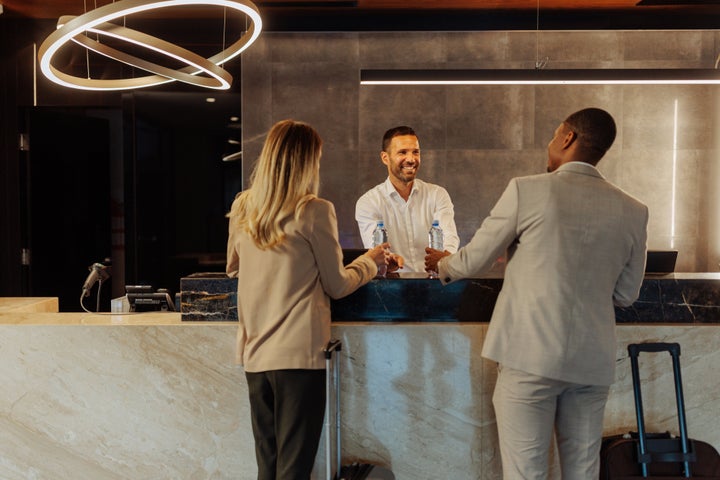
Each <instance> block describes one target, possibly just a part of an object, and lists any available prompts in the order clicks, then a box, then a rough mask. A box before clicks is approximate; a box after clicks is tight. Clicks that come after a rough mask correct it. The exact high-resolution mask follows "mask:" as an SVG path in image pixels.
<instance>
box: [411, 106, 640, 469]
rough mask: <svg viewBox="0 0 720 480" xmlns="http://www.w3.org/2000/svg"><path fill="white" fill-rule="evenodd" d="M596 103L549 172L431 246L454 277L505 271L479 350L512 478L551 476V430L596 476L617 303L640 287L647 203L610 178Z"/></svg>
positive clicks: (578, 118)
mask: <svg viewBox="0 0 720 480" xmlns="http://www.w3.org/2000/svg"><path fill="white" fill-rule="evenodd" d="M615 133H616V128H615V122H614V120H613V118H612V117H611V116H610V114H608V113H607V112H605V111H604V110H600V109H597V108H587V109H584V110H580V111H578V112H576V113H573V114H572V115H570V116H569V117H568V118H567V119H566V120H565V121H564V122H562V123H561V124H560V126H559V127H558V128H557V130H556V131H555V135H554V137H553V139H552V140H551V141H550V143H549V144H548V172H549V173H545V174H541V175H533V176H528V177H521V178H515V179H513V180H511V181H510V183H509V184H508V186H507V188H506V189H505V192H504V193H503V195H502V197H501V198H500V200H498V202H497V204H496V205H495V207H494V208H493V209H492V211H491V213H490V216H489V217H487V218H486V219H485V220H484V221H483V223H482V225H481V226H480V228H479V229H478V231H477V232H476V233H475V235H474V237H473V239H472V240H471V241H470V243H469V244H468V245H466V246H465V247H464V248H461V249H460V250H459V251H458V252H457V253H455V254H452V255H448V254H447V253H444V252H439V251H436V250H431V249H428V250H427V253H428V255H427V257H426V258H425V262H426V267H427V268H428V269H434V268H436V267H437V268H438V272H439V277H440V280H441V281H442V282H443V284H445V283H449V282H452V281H455V280H458V279H461V278H467V277H473V276H476V275H478V274H480V273H482V272H484V271H486V270H488V269H489V268H490V267H491V266H492V264H493V262H494V261H495V259H496V258H498V257H499V256H500V255H502V254H503V253H504V252H505V251H507V258H508V260H507V268H506V271H505V279H504V282H503V287H502V291H501V292H500V295H499V297H498V299H497V303H496V305H495V310H494V312H493V316H492V320H491V322H490V326H489V328H488V332H487V338H486V339H485V343H484V345H483V351H482V355H483V357H485V358H488V359H490V360H494V361H496V362H498V379H497V383H496V385H495V392H494V394H493V405H494V407H495V415H496V418H497V424H498V434H499V439H500V452H501V457H502V466H503V475H504V478H505V479H512V480H518V479H544V478H547V474H548V453H549V449H550V444H551V443H552V439H553V430H554V431H555V437H556V440H557V446H558V456H559V460H560V467H561V469H562V478H563V479H567V480H582V479H588V480H589V479H592V480H595V479H597V478H598V474H599V451H600V442H601V439H602V427H603V413H604V410H605V403H606V402H607V397H608V390H609V386H610V385H611V384H612V382H613V381H614V379H615V351H616V340H615V312H614V307H613V305H619V306H629V305H632V303H633V302H634V301H635V300H636V299H637V296H638V294H639V292H640V286H641V283H642V279H643V275H644V270H645V252H646V241H647V221H648V209H647V207H646V206H645V205H643V204H642V203H640V202H639V201H638V200H636V199H635V198H633V197H631V196H630V195H628V194H626V193H625V192H623V191H622V190H620V189H619V188H617V187H616V186H614V185H612V184H611V183H610V182H608V181H607V180H605V178H604V177H603V176H602V174H601V173H600V172H599V171H598V170H597V168H596V165H597V163H598V161H599V160H600V159H601V158H602V157H603V156H604V154H605V152H606V151H607V150H608V149H609V148H610V146H611V145H612V143H613V141H614V139H615Z"/></svg>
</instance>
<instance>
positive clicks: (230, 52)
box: [38, 0, 262, 90]
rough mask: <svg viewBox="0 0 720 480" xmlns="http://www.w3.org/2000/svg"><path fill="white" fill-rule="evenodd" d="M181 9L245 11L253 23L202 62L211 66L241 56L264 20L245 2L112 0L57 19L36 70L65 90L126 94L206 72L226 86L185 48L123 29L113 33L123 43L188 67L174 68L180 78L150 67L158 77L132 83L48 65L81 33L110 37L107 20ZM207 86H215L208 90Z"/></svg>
mask: <svg viewBox="0 0 720 480" xmlns="http://www.w3.org/2000/svg"><path fill="white" fill-rule="evenodd" d="M185 5H215V6H220V7H227V8H231V9H234V10H238V11H240V12H243V13H244V14H245V15H247V17H248V18H249V19H250V21H251V23H252V24H251V26H250V27H249V28H248V30H247V31H246V32H245V34H244V35H242V36H241V37H240V39H238V40H237V41H236V42H235V43H233V44H232V45H230V46H229V47H227V48H226V49H225V50H223V51H221V52H219V53H217V54H216V55H213V56H212V57H210V58H208V59H206V60H207V61H208V62H210V63H212V64H214V65H221V64H223V63H225V62H227V61H228V60H230V59H232V58H234V57H236V56H237V55H239V54H240V53H241V52H242V51H243V50H245V49H246V48H247V47H249V46H250V44H252V43H253V42H254V41H255V40H256V39H257V37H258V36H259V35H260V32H261V30H262V19H261V18H260V13H259V12H258V10H257V7H256V6H255V5H254V4H253V3H252V2H251V1H249V0H120V1H118V2H113V3H110V4H108V5H105V6H102V7H99V8H96V9H94V10H91V11H89V12H87V13H85V14H83V15H80V16H79V17H74V18H72V19H69V20H68V21H67V23H64V22H62V21H61V22H60V24H59V25H58V29H57V30H55V31H54V32H53V33H51V34H50V35H49V36H48V37H47V38H46V39H45V41H44V42H43V43H42V44H41V45H40V49H39V50H38V60H39V62H40V70H41V71H42V72H43V74H44V75H45V76H46V77H47V78H49V79H50V80H52V81H53V82H55V83H58V84H60V85H63V86H66V87H71V88H79V89H85V90H124V89H129V88H141V87H149V86H153V85H159V84H162V83H167V82H171V81H174V80H180V79H181V78H179V77H183V74H187V75H197V74H199V73H201V72H204V73H210V75H211V76H213V77H214V79H215V81H217V82H219V83H220V84H221V86H220V88H222V89H227V88H229V83H228V82H226V79H225V78H224V77H225V75H224V74H223V75H220V74H218V73H217V72H212V73H211V72H210V71H211V70H213V69H210V68H208V67H207V65H202V64H203V63H204V62H198V61H197V59H196V58H189V56H188V55H186V50H185V49H181V48H179V47H175V46H171V47H168V45H167V44H166V43H162V42H160V41H159V39H156V38H154V37H150V36H144V37H142V40H138V38H139V37H138V36H137V35H132V32H129V31H128V30H122V29H115V36H116V38H120V39H124V40H126V41H128V42H132V43H136V44H142V45H143V46H145V47H146V48H151V49H153V50H156V51H158V52H162V53H163V54H165V55H167V56H168V57H172V58H175V59H177V60H179V61H181V62H183V63H185V64H187V65H188V67H185V68H182V69H179V70H177V71H176V72H178V74H173V71H165V72H163V73H165V75H158V74H157V71H158V69H157V68H152V69H151V72H154V73H156V74H155V75H148V76H144V77H137V78H131V79H92V78H82V77H76V76H73V75H68V74H66V73H64V72H62V71H60V70H59V69H57V68H55V67H54V66H53V65H52V59H53V56H54V55H55V54H56V53H57V51H58V50H60V48H61V47H62V46H63V45H65V44H66V43H67V42H69V41H71V40H77V39H76V37H78V36H82V35H84V32H86V31H96V33H97V31H98V30H102V33H103V34H105V35H110V34H111V32H110V30H109V29H108V27H107V26H106V25H105V24H106V22H111V21H113V20H116V19H119V18H123V17H126V16H130V15H132V14H135V13H140V12H146V11H149V10H157V9H160V8H171V7H178V6H185ZM103 26H104V28H103ZM135 33H137V32H135ZM82 40H83V39H82V38H81V39H80V42H79V43H83V44H84V46H86V47H88V48H89V47H90V42H87V41H85V42H83V41H82ZM92 45H93V46H94V47H95V48H96V49H97V48H98V47H97V42H95V43H94V44H92ZM173 47H174V48H173ZM99 49H101V50H103V54H104V55H106V56H109V57H110V58H114V59H116V60H119V61H122V62H124V63H128V64H129V65H131V66H138V64H139V63H141V62H139V61H138V59H137V58H134V57H131V56H124V55H122V54H120V52H118V51H117V50H112V49H109V48H104V49H103V48H99ZM154 67H155V66H154ZM213 73H214V74H213ZM185 80H186V79H185ZM230 80H232V77H230ZM191 83H192V82H191ZM198 83H202V82H198ZM211 83H212V82H211ZM203 86H209V85H203ZM209 88H218V87H217V86H209Z"/></svg>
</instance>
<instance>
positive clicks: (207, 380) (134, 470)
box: [0, 279, 720, 480]
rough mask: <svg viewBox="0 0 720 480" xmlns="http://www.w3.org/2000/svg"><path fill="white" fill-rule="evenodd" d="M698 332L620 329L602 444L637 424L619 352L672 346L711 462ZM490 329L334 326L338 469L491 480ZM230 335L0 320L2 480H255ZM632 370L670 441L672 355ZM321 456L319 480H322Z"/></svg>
mask: <svg viewBox="0 0 720 480" xmlns="http://www.w3.org/2000/svg"><path fill="white" fill-rule="evenodd" d="M390 281H392V280H377V281H373V283H372V284H371V285H369V286H368V288H370V289H372V288H373V285H375V286H376V287H375V288H377V285H378V284H380V283H383V282H390ZM418 281H422V282H424V283H429V282H435V281H432V280H420V279H418ZM711 283H713V282H711ZM408 285H410V284H408ZM436 285H439V284H436ZM436 285H432V286H431V287H429V288H433V289H434V288H436ZM400 287H405V286H400ZM400 287H397V288H400ZM393 288H395V286H393ZM216 294H217V292H215V293H213V295H216ZM461 297H462V295H461ZM428 300H430V299H428ZM686 300H687V299H686ZM438 301H440V300H438ZM443 302H444V300H443ZM699 302H700V301H699V300H693V302H692V304H691V307H692V308H693V309H694V308H696V307H697V305H699ZM385 306H386V307H388V308H390V309H391V307H392V304H391V303H385ZM703 318H704V319H706V320H708V321H702V322H700V321H693V322H680V323H654V324H651V323H649V322H645V323H628V322H620V324H619V325H618V343H617V375H616V383H615V384H614V385H613V387H612V389H611V392H610V399H609V402H608V407H607V413H606V418H605V431H606V433H607V434H614V433H618V432H624V431H626V430H628V429H630V428H632V427H633V425H634V409H633V400H632V398H633V397H632V391H631V383H630V367H629V360H628V356H627V351H626V346H627V344H628V343H633V342H642V341H675V342H678V343H680V344H681V346H682V356H681V361H682V368H683V377H684V384H685V400H686V404H687V413H688V415H687V417H688V431H689V433H690V435H691V436H692V437H694V438H701V439H703V440H706V441H709V442H710V443H711V444H713V445H714V446H715V447H716V448H720V431H718V429H717V426H716V422H715V419H716V418H717V416H718V413H719V412H720V395H718V393H717V392H718V391H720V376H718V375H717V372H716V370H717V365H718V364H720V349H718V347H717V346H718V345H720V328H718V325H716V324H715V323H717V319H716V320H715V322H710V321H709V320H710V319H709V318H705V317H703ZM487 327H488V324H487V323H486V322H473V321H427V320H424V319H423V320H422V321H410V320H407V319H403V320H402V321H388V320H387V319H383V320H382V321H368V320H361V319H353V320H352V321H337V322H335V323H334V324H333V327H332V329H333V332H332V333H333V336H334V337H336V338H339V339H341V340H342V341H343V345H344V346H343V350H342V352H341V356H340V358H341V366H342V369H343V377H342V381H341V388H342V409H343V422H342V428H343V434H344V443H343V457H344V459H345V460H346V461H351V460H361V461H370V462H374V463H378V464H381V465H384V466H387V467H389V468H391V469H392V470H393V471H394V472H395V474H396V477H397V478H398V479H399V480H401V479H408V478H413V479H419V480H437V479H445V478H452V479H460V480H464V479H468V480H470V479H478V478H480V479H486V480H497V479H498V478H500V461H499V452H498V450H497V431H496V427H495V420H494V415H493V410H492V403H491V396H492V390H493V385H494V382H495V376H496V371H495V365H494V364H493V363H492V362H488V361H486V360H484V359H482V358H481V357H480V348H481V345H482V342H483V339H484V337H485V333H486V331H487ZM236 329H237V323H236V322H226V321H210V322H208V321H200V322H199V321H187V320H183V319H182V315H181V314H180V313H160V312H158V313H142V314H136V315H97V314H87V313H25V312H7V313H0V379H2V380H1V381H2V387H3V388H2V391H1V393H0V412H1V413H0V428H1V429H2V431H3V435H2V436H0V451H2V452H3V453H2V456H3V461H2V462H0V478H3V479H4V480H16V479H17V480H20V479H23V480H25V479H28V478H33V479H53V480H54V479H58V478H72V479H74V480H104V479H108V480H117V479H128V480H137V479H147V478H152V479H172V480H177V479H187V480H197V479H208V480H209V479H213V480H220V479H228V480H229V479H233V480H238V479H239V480H252V479H254V478H255V476H256V467H255V459H254V450H253V440H252V432H251V427H250V423H249V406H248V401H247V387H246V383H245V377H244V374H243V371H242V368H240V367H238V366H236V365H234V364H233V358H234V351H233V349H234V341H235V332H236ZM641 363H642V374H643V378H644V380H645V382H646V383H645V388H644V390H643V394H644V396H645V399H646V417H647V419H648V423H649V428H650V429H652V430H671V431H677V419H676V417H675V414H674V411H675V410H674V397H673V395H672V391H671V388H672V383H671V378H672V371H671V369H670V368H669V366H670V358H669V356H667V355H647V356H645V355H643V356H642V357H641ZM322 445H323V444H321V451H320V452H319V455H318V460H317V462H316V469H315V473H314V475H313V478H315V479H322V478H325V476H324V474H325V470H324V468H325V467H324V462H323V461H322V458H323V455H324V447H323V446H322ZM551 478H553V479H556V478H559V476H558V474H557V472H554V473H553V475H552V476H551Z"/></svg>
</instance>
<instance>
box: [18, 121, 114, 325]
mask: <svg viewBox="0 0 720 480" xmlns="http://www.w3.org/2000/svg"><path fill="white" fill-rule="evenodd" d="M25 121H26V128H25V131H26V132H27V133H28V138H29V150H28V151H27V152H24V153H25V158H26V162H27V166H26V169H25V184H26V193H25V198H24V201H23V203H24V205H23V216H24V222H23V224H24V237H25V244H26V245H27V246H28V247H29V250H30V259H29V260H30V263H29V267H28V275H27V282H28V295H30V296H34V297H44V296H47V297H58V298H59V304H60V311H61V312H73V311H81V310H82V306H81V304H80V297H81V293H82V285H83V283H84V281H85V279H86V278H87V276H88V273H89V271H88V267H89V266H90V265H92V264H94V263H103V262H106V259H107V258H110V257H111V235H110V160H109V126H108V122H107V120H104V119H100V118H92V117H87V116H85V115H84V113H83V112H82V111H77V112H74V111H67V109H62V108H44V107H40V108H38V107H35V108H31V109H28V110H27V111H26V112H25ZM110 281H111V279H108V280H106V281H105V282H103V283H102V285H101V287H102V288H101V289H100V290H101V291H100V301H99V302H98V299H97V294H98V285H97V284H96V285H95V287H94V288H93V289H92V290H91V292H90V296H89V297H87V298H85V299H84V300H83V301H84V305H85V306H86V307H87V308H88V309H89V310H91V311H95V310H96V309H97V308H98V305H99V307H100V310H102V311H109V310H110V296H111V295H110V292H111V288H110V286H111V285H110Z"/></svg>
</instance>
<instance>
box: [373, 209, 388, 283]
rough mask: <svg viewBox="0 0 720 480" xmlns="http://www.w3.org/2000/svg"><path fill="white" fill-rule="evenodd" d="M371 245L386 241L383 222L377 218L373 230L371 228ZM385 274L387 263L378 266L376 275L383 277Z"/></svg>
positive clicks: (374, 245) (375, 245)
mask: <svg viewBox="0 0 720 480" xmlns="http://www.w3.org/2000/svg"><path fill="white" fill-rule="evenodd" d="M372 238H373V247H377V246H378V245H382V244H383V243H387V241H388V235H387V230H385V222H383V221H382V220H378V222H377V225H376V226H375V230H373V236H372ZM385 274H387V265H385V264H383V265H380V266H379V267H378V276H380V277H384V276H385Z"/></svg>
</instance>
